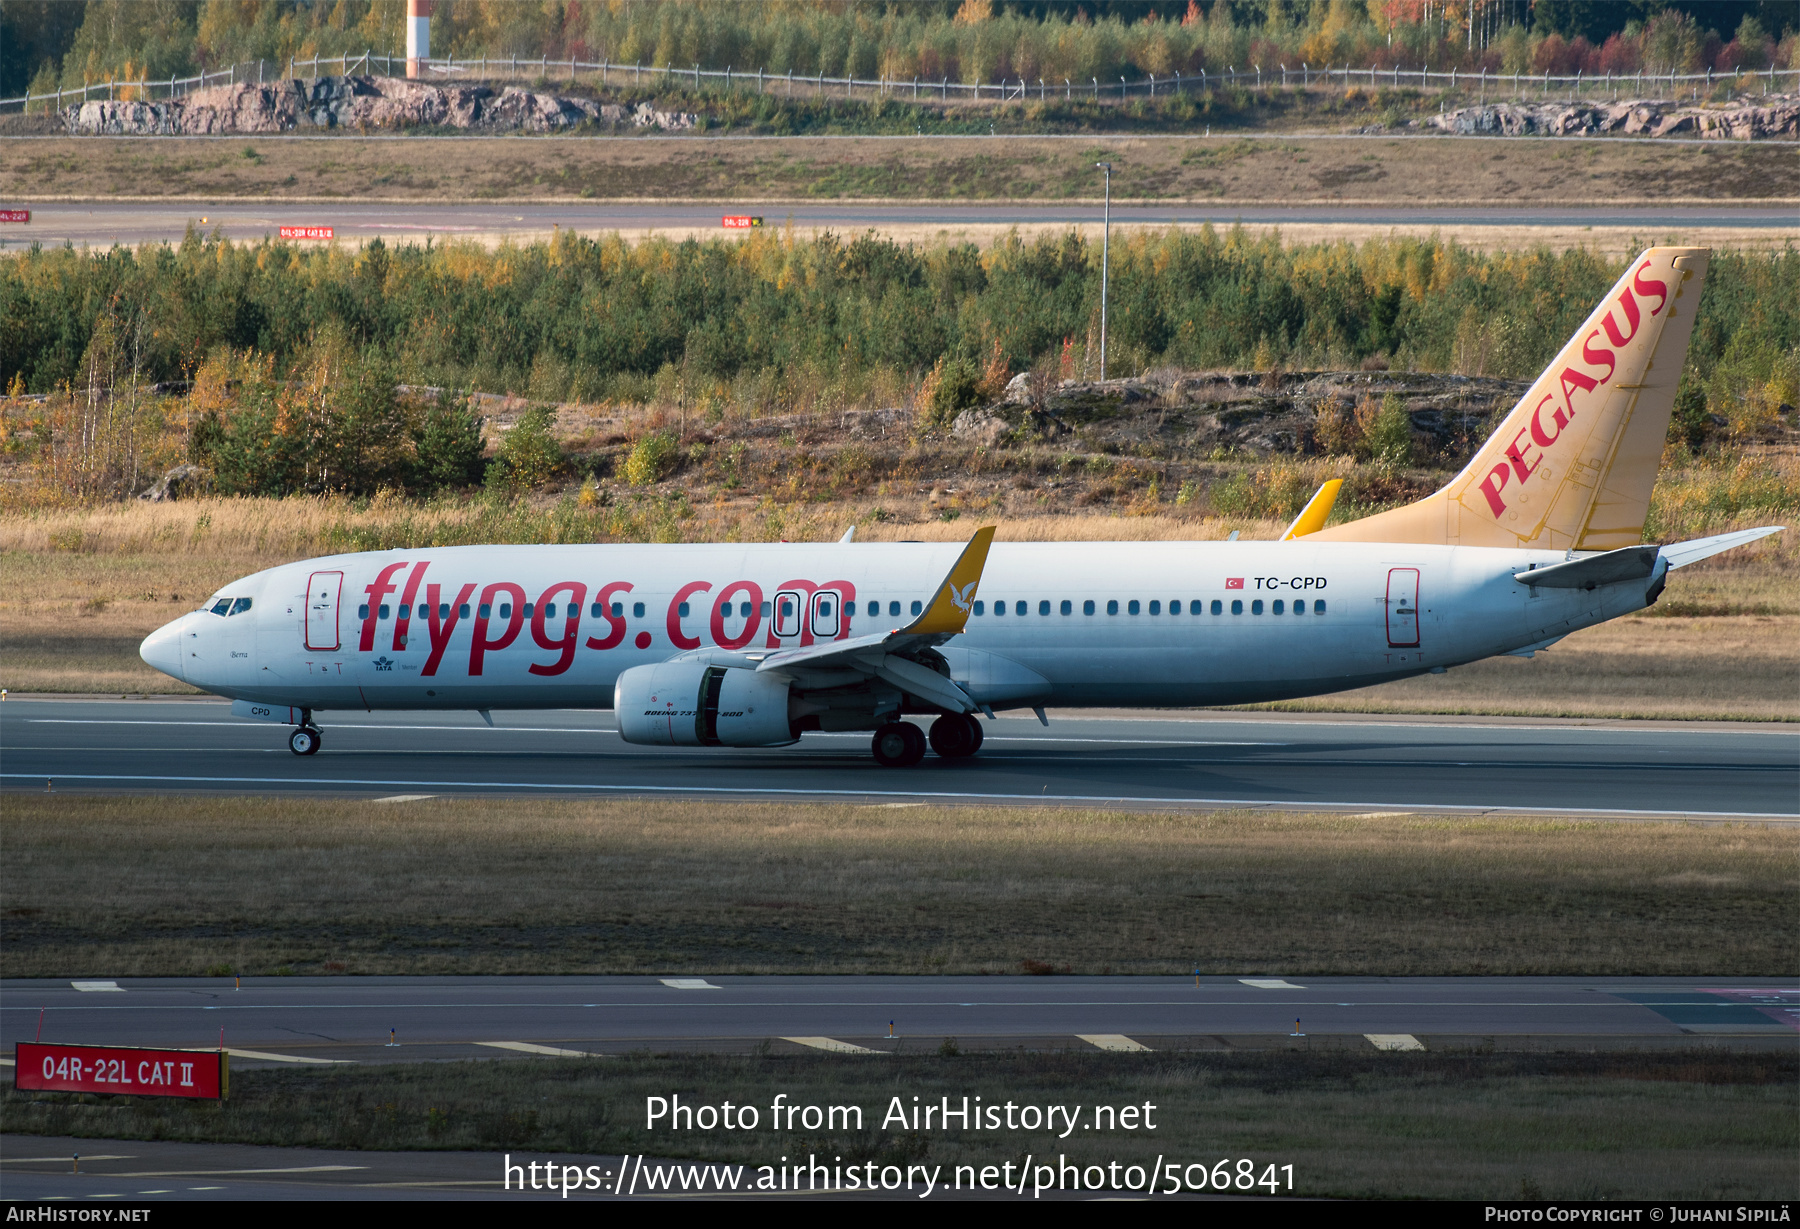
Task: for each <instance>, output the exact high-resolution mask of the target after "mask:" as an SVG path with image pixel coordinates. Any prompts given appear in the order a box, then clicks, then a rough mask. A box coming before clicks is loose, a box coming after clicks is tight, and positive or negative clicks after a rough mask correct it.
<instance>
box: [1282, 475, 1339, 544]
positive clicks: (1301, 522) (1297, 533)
mask: <svg viewBox="0 0 1800 1229" xmlns="http://www.w3.org/2000/svg"><path fill="white" fill-rule="evenodd" d="M1343 485H1344V480H1343V479H1342V478H1332V479H1329V480H1327V481H1326V483H1325V485H1324V486H1322V487H1320V488H1319V489H1318V490H1317V491H1316V492H1315V493H1314V494H1313V497H1312V498H1311V499H1309V500H1307V501H1306V507H1304V508H1302V509H1300V515H1299V516H1296V517H1295V518H1294V523H1293V524H1292V525H1289V526H1288V527H1287V532H1286V533H1284V534H1282V535H1281V540H1282V541H1283V542H1290V541H1292V540H1293V539H1295V538H1303V537H1305V536H1306V535H1307V534H1309V533H1317V532H1319V530H1321V529H1323V528H1325V518H1326V517H1328V516H1330V515H1331V509H1332V508H1333V507H1334V506H1335V505H1336V504H1337V497H1338V488H1340V487H1342V486H1343Z"/></svg>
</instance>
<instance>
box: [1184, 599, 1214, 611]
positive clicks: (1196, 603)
mask: <svg viewBox="0 0 1800 1229" xmlns="http://www.w3.org/2000/svg"><path fill="white" fill-rule="evenodd" d="M1188 613H1189V614H1199V613H1200V599H1199V598H1195V599H1194V600H1193V601H1191V602H1189V603H1188ZM1213 613H1214V614H1218V613H1219V604H1218V603H1217V602H1214V603H1213Z"/></svg>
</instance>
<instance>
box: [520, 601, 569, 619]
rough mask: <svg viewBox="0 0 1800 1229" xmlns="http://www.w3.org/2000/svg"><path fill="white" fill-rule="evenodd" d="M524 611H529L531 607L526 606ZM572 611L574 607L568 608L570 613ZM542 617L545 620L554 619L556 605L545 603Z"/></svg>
mask: <svg viewBox="0 0 1800 1229" xmlns="http://www.w3.org/2000/svg"><path fill="white" fill-rule="evenodd" d="M525 609H526V610H530V609H531V607H529V606H527V607H526V608H525ZM573 609H574V607H570V610H571V611H572V610H573ZM544 617H545V618H546V619H554V618H555V617H556V603H555V602H545V603H544Z"/></svg>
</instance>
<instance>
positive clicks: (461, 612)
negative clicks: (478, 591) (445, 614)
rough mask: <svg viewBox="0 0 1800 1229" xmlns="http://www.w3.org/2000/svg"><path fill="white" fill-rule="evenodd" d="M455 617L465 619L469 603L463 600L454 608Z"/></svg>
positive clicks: (467, 614) (467, 615)
mask: <svg viewBox="0 0 1800 1229" xmlns="http://www.w3.org/2000/svg"><path fill="white" fill-rule="evenodd" d="M484 613H485V611H484ZM456 617H457V618H459V619H466V618H468V617H469V604H468V603H467V602H464V603H463V604H462V605H460V606H458V607H457V608H456Z"/></svg>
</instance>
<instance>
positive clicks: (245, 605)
mask: <svg viewBox="0 0 1800 1229" xmlns="http://www.w3.org/2000/svg"><path fill="white" fill-rule="evenodd" d="M248 609H250V599H249V598H247V597H240V598H238V599H236V600H235V601H233V602H232V603H231V613H232V614H234V615H241V614H243V613H244V612H245V611H246V610H248Z"/></svg>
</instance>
